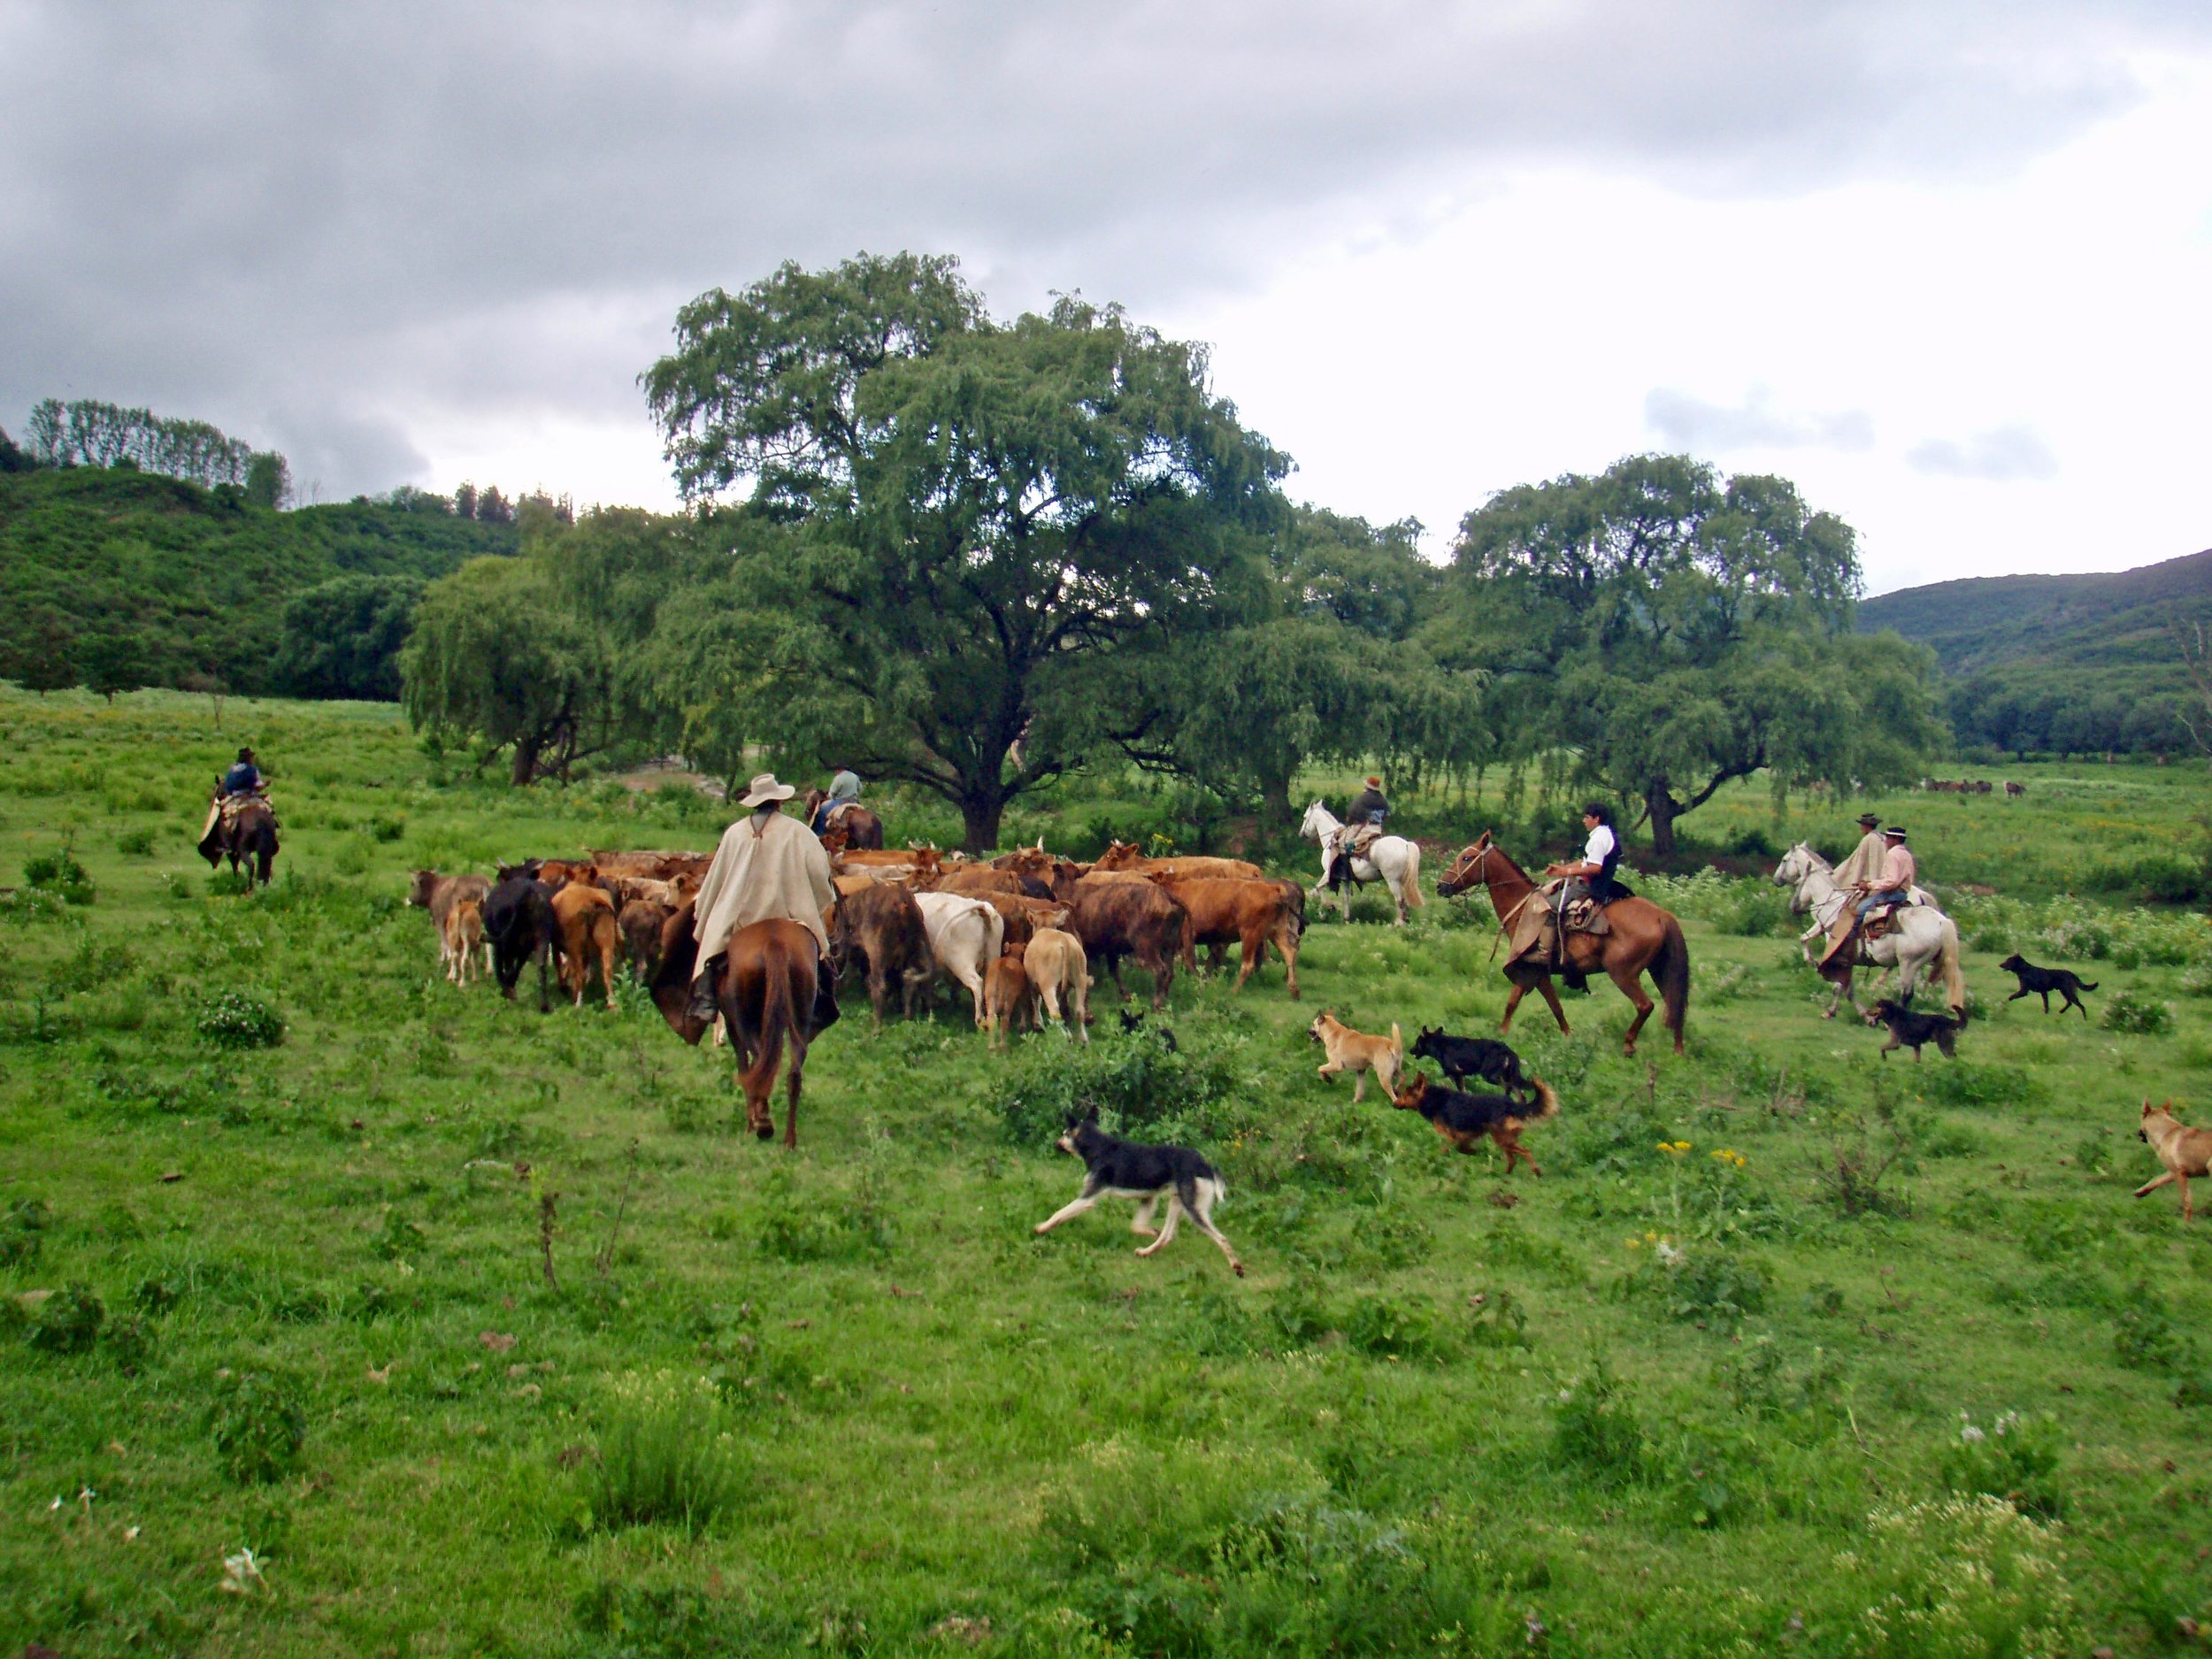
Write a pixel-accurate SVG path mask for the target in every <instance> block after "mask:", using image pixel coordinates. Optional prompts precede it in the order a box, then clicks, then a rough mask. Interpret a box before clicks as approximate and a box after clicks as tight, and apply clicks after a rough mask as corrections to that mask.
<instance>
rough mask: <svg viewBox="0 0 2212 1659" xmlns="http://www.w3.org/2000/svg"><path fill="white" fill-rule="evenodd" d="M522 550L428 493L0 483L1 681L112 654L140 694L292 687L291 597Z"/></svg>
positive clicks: (55, 480)
mask: <svg viewBox="0 0 2212 1659" xmlns="http://www.w3.org/2000/svg"><path fill="white" fill-rule="evenodd" d="M518 545H519V540H518V534H517V533H516V530H515V526H513V525H511V524H483V523H479V522H477V521H476V520H474V519H472V518H456V517H455V516H454V515H453V514H452V512H451V511H449V510H448V505H447V503H444V502H443V501H442V500H441V499H440V498H439V497H436V496H423V497H420V498H419V500H414V501H412V503H411V504H409V503H400V504H395V503H388V502H370V501H365V500H364V501H355V502H350V503H343V504H340V505H334V506H327V507H303V508H300V509H299V510H297V511H293V512H277V511H272V510H270V509H268V508H263V507H251V506H248V505H246V504H245V502H244V500H243V496H242V492H240V491H238V490H236V489H234V488H227V487H226V488H216V489H203V488H200V487H199V486H198V485H196V484H191V483H187V482H185V481H184V480H180V479H174V478H165V477H161V476H157V475H156V474H154V473H150V472H135V471H132V470H129V469H123V468H106V467H94V466H79V467H65V468H46V469H42V470H40V471H36V472H12V473H4V474H0V594H4V595H7V598H6V603H0V678H5V679H12V680H24V681H26V683H35V680H33V679H32V678H31V677H32V676H33V675H34V674H35V672H36V664H37V663H38V662H40V661H42V660H43V659H47V658H52V657H61V658H65V659H66V660H67V661H69V662H71V663H73V664H81V665H85V666H84V667H83V672H87V673H89V672H91V670H90V668H89V666H88V665H89V664H95V663H96V662H99V661H102V660H107V661H110V662H112V661H113V660H114V659H115V658H116V657H124V658H127V661H128V663H129V664H130V666H131V668H132V669H133V671H134V674H135V676H136V677H137V678H138V679H139V680H141V681H142V683H144V684H146V685H152V686H176V685H179V684H180V683H183V682H185V681H186V680H192V679H195V678H203V677H204V678H208V679H212V680H220V681H221V682H222V683H223V684H224V685H225V686H227V687H228V688H229V689H231V690H233V691H237V692H242V693H268V692H280V691H286V690H290V689H294V688H295V687H292V686H291V685H290V684H289V683H288V675H287V674H286V672H284V671H283V670H282V668H281V666H280V650H279V647H280V642H281V639H282V634H283V627H282V621H283V614H284V608H285V603H286V601H288V599H290V598H292V597H293V596H294V595H298V594H301V593H303V592H305V591H307V590H308V589H311V588H320V587H322V586H323V585H325V584H327V583H331V582H333V581H334V580H336V579H338V578H342V577H353V578H384V579H394V580H400V579H411V580H412V581H414V582H418V583H419V582H422V581H429V580H435V579H436V578H438V577H440V576H443V575H446V574H447V573H448V572H451V571H453V570H455V569H457V567H458V566H459V565H461V564H462V563H463V561H465V560H466V559H470V558H473V557H477V556H478V555H480V554H485V553H512V552H514V551H515V550H516V549H517V548H518ZM61 683H66V682H65V681H64V682H61ZM88 683H89V681H88ZM355 695H360V694H358V693H356V694H355Z"/></svg>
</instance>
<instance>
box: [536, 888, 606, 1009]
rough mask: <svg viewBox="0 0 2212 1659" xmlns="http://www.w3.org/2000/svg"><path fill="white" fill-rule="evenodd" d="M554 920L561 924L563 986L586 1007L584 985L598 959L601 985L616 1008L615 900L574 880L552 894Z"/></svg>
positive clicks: (577, 1004) (580, 1005)
mask: <svg viewBox="0 0 2212 1659" xmlns="http://www.w3.org/2000/svg"><path fill="white" fill-rule="evenodd" d="M553 918H554V920H556V921H557V922H558V923H559V924H560V929H561V932H560V946H559V949H560V953H561V983H562V984H563V985H564V986H565V987H568V989H569V990H570V991H571V992H572V994H573V995H575V998H576V1006H577V1007H579V1008H581V1007H582V1006H583V1005H584V983H585V981H586V980H588V979H589V978H590V977H591V956H592V955H593V954H594V953H596V954H597V956H598V957H599V982H600V984H601V985H602V986H603V987H605V988H606V992H607V1006H608V1007H609V1008H612V1007H613V1006H614V964H615V956H616V952H617V949H618V945H619V941H620V938H621V930H620V929H619V928H618V927H617V926H615V919H614V901H613V900H612V899H611V898H609V897H608V896H607V895H605V894H603V893H602V892H601V891H600V890H599V889H598V888H597V887H590V886H588V885H587V884H585V883H584V882H582V881H580V880H576V879H571V880H570V881H569V883H568V885H567V886H566V887H563V888H562V889H561V890H560V891H559V892H558V893H556V894H555V895H553Z"/></svg>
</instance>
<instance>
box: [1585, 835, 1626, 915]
mask: <svg viewBox="0 0 2212 1659" xmlns="http://www.w3.org/2000/svg"><path fill="white" fill-rule="evenodd" d="M1606 827H1607V828H1609V829H1611V828H1612V826H1610V825H1608V826H1606ZM1620 867H1621V833H1620V831H1618V830H1613V847H1612V850H1611V851H1609V852H1608V853H1607V854H1606V855H1605V856H1604V857H1603V858H1601V859H1600V860H1599V861H1598V872H1597V874H1595V875H1594V876H1592V877H1591V878H1590V896H1591V897H1592V898H1594V899H1595V900H1596V901H1597V902H1599V903H1600V904H1609V903H1610V902H1612V901H1613V900H1614V899H1616V898H1617V897H1619V896H1620V893H1621V887H1620V883H1618V882H1617V881H1616V880H1614V879H1613V876H1614V872H1617V870H1619V869H1620Z"/></svg>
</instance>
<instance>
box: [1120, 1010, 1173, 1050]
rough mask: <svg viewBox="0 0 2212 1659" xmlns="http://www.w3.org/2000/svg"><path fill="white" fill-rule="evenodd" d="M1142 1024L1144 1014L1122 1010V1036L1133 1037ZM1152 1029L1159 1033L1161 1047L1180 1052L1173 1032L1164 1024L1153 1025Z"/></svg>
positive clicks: (1141, 1027)
mask: <svg viewBox="0 0 2212 1659" xmlns="http://www.w3.org/2000/svg"><path fill="white" fill-rule="evenodd" d="M1143 1026H1144V1016H1143V1015H1142V1014H1133V1013H1131V1012H1130V1011H1129V1010H1127V1009H1124V1010H1122V1011H1121V1034H1122V1035H1123V1036H1125V1037H1133V1036H1135V1035H1136V1034H1137V1033H1138V1032H1139V1031H1141V1029H1143ZM1153 1030H1155V1031H1156V1032H1158V1033H1160V1046H1161V1047H1162V1048H1165V1049H1166V1050H1167V1051H1168V1052H1169V1053H1170V1054H1180V1053H1181V1052H1182V1050H1181V1049H1180V1048H1177V1047H1176V1044H1175V1033H1173V1032H1171V1031H1170V1030H1169V1029H1168V1028H1167V1027H1166V1026H1165V1025H1155V1026H1154V1027H1153Z"/></svg>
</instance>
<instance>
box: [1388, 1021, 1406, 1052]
mask: <svg viewBox="0 0 2212 1659" xmlns="http://www.w3.org/2000/svg"><path fill="white" fill-rule="evenodd" d="M1390 1046H1391V1048H1393V1049H1394V1051H1395V1052H1397V1053H1398V1054H1399V1055H1401V1056H1402V1055H1403V1054H1404V1053H1405V1051H1406V1040H1405V1039H1404V1038H1403V1037H1402V1036H1400V1035H1399V1034H1398V1022H1397V1021H1396V1020H1392V1021H1391V1022H1390Z"/></svg>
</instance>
